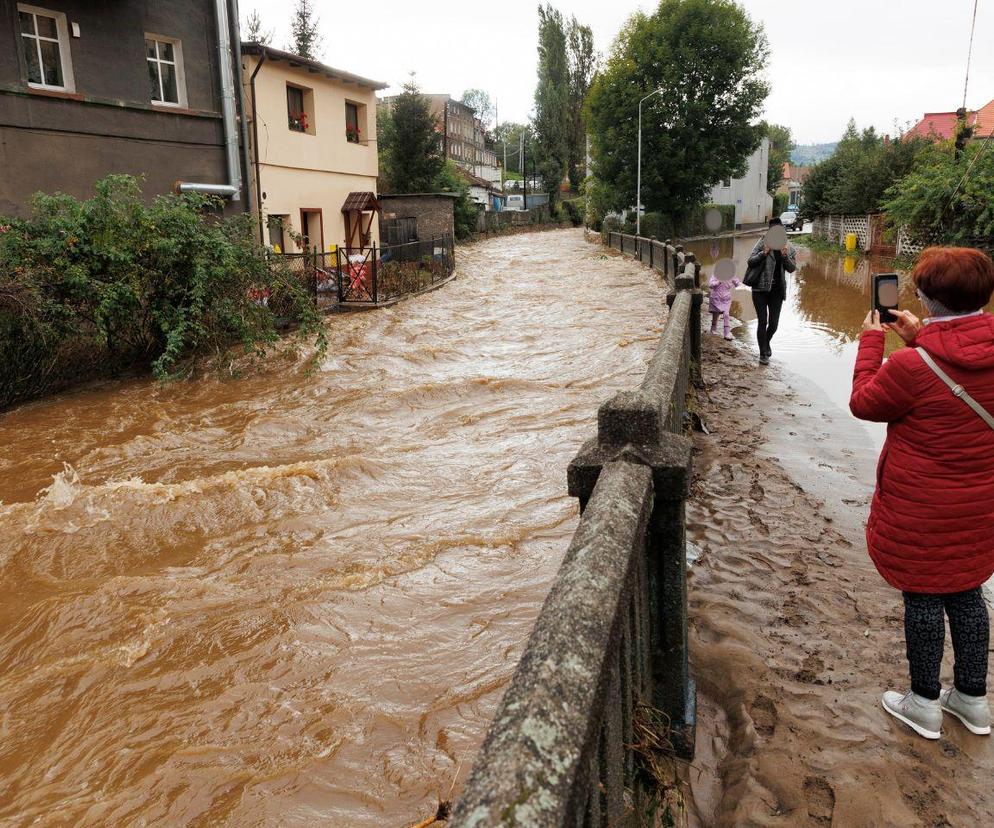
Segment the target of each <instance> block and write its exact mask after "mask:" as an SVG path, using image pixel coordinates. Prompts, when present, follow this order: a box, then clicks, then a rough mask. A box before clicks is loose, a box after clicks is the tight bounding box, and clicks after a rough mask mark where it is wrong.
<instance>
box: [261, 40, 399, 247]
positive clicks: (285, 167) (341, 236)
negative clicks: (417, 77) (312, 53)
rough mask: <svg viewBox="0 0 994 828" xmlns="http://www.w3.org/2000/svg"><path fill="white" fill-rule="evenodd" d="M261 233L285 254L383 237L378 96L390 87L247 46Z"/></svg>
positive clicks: (296, 57)
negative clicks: (378, 184) (378, 186)
mask: <svg viewBox="0 0 994 828" xmlns="http://www.w3.org/2000/svg"><path fill="white" fill-rule="evenodd" d="M242 56H243V57H242V88H243V97H244V99H245V101H246V108H247V110H248V131H249V142H250V147H251V163H252V175H251V185H252V188H253V190H254V192H255V193H257V200H256V203H257V204H258V220H259V237H260V239H261V241H262V242H263V243H264V244H267V245H269V246H271V247H272V248H273V249H274V250H278V251H280V252H283V253H296V252H300V251H302V250H305V249H306V250H312V251H319V252H326V251H331V250H334V249H335V248H336V247H344V248H361V247H368V246H369V245H370V244H372V243H374V242H376V241H377V240H378V239H379V221H378V220H377V214H378V212H379V203H378V201H377V199H376V177H377V175H378V174H379V163H378V155H377V150H376V91H377V90H379V89H385V88H386V87H387V84H385V83H380V82H379V81H374V80H369V79H368V78H364V77H361V76H359V75H355V74H353V73H351V72H346V71H344V70H342V69H335V68H334V67H331V66H328V65H326V64H324V63H320V62H319V61H316V60H309V59H307V58H303V57H300V56H299V55H294V54H292V53H289V52H284V51H282V50H280V49H274V48H273V47H271V46H266V45H263V44H261V43H243V44H242Z"/></svg>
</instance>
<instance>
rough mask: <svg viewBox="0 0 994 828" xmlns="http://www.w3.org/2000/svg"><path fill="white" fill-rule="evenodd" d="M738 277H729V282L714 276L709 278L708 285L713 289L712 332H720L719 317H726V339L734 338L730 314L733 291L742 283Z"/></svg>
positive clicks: (711, 308) (711, 307)
mask: <svg viewBox="0 0 994 828" xmlns="http://www.w3.org/2000/svg"><path fill="white" fill-rule="evenodd" d="M741 284H742V282H741V281H739V280H738V279H729V280H728V281H727V282H723V281H721V279H718V278H716V277H714V276H712V277H711V278H710V279H709V280H708V287H709V288H710V290H711V300H710V302H711V306H710V308H709V310H710V311H711V333H713V334H716V333H718V317H719V316H722V317H724V319H725V339H728V340H731V338H732V322H731V318H730V316H729V308H731V307H732V291H733V290H734V289H735V288H737V287H738V286H739V285H741Z"/></svg>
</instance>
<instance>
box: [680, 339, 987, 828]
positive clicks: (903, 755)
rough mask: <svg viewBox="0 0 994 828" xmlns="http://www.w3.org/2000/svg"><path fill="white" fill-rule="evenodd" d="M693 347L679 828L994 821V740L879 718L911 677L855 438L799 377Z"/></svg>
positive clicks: (741, 351) (728, 350)
mask: <svg viewBox="0 0 994 828" xmlns="http://www.w3.org/2000/svg"><path fill="white" fill-rule="evenodd" d="M705 339H706V342H705V357H704V361H705V378H706V381H707V389H706V390H705V391H704V392H702V393H700V395H699V399H698V406H699V408H700V412H701V414H702V416H703V418H704V420H705V422H706V423H707V425H708V428H709V429H710V431H711V433H710V434H709V435H704V434H700V435H698V436H697V440H696V442H697V453H696V464H697V469H696V480H695V483H694V491H693V499H692V502H691V503H690V504H688V528H689V536H690V539H691V540H692V541H693V542H694V543H695V544H696V545H697V546H699V547H700V551H701V557H700V559H699V560H698V561H697V563H696V564H695V565H694V567H693V568H692V571H691V575H690V616H691V633H690V636H691V642H690V646H691V659H692V663H691V669H692V671H693V674H694V676H695V678H696V680H697V684H698V688H699V693H700V699H699V726H698V737H697V756H696V760H695V763H694V765H693V767H691V768H690V769H688V773H687V779H688V787H689V791H688V793H689V796H688V799H689V800H690V810H691V816H690V819H689V823H690V824H691V825H707V826H711V825H735V826H745V825H776V826H784V825H826V826H827V825H835V826H847V827H848V826H891V825H894V826H898V825H900V826H913V825H925V826H947V825H954V826H961V825H962V826H979V825H992V824H994V796H992V793H991V788H992V785H991V778H992V771H994V743H992V742H991V740H990V739H989V738H984V737H978V736H973V735H971V734H969V733H968V732H967V731H966V730H965V729H964V728H963V727H961V726H960V725H959V723H958V722H955V721H953V720H951V719H950V717H947V719H946V722H945V724H944V733H943V737H942V739H941V740H940V741H938V742H928V741H926V740H924V739H921V738H920V737H917V736H915V735H914V734H912V733H911V732H910V731H909V730H907V729H906V728H904V727H903V726H902V725H900V723H898V722H896V721H895V720H893V719H891V718H890V717H888V716H887V715H886V714H885V713H884V712H883V711H882V709H881V708H880V695H881V693H882V692H883V690H885V689H887V688H895V689H900V690H904V689H906V685H907V683H908V678H907V672H906V662H905V659H904V639H903V628H902V618H903V615H902V606H901V598H900V594H899V593H898V592H896V591H895V590H893V589H891V588H890V587H889V586H888V585H887V584H886V583H885V582H884V581H883V580H882V579H881V578H880V577H879V576H878V575H877V573H876V570H875V569H874V567H873V565H872V563H871V561H870V560H869V558H868V556H867V553H866V549H865V545H864V542H863V535H862V532H863V521H864V520H865V517H866V513H867V510H868V508H869V507H868V502H869V495H870V493H871V485H872V480H873V477H872V461H873V460H874V459H875V458H874V457H871V456H867V454H868V452H867V450H866V448H865V446H864V445H863V443H862V442H861V440H862V439H863V437H862V435H860V434H859V433H858V432H854V431H853V423H852V421H851V418H850V417H849V415H848V412H843V411H840V410H839V409H837V408H835V409H834V410H833V409H832V408H831V407H830V406H822V405H821V402H820V401H816V402H814V403H812V402H811V401H810V400H809V399H808V398H807V396H806V392H807V389H806V388H805V387H803V380H799V379H794V378H791V377H790V376H788V375H786V374H783V373H781V372H780V371H779V370H778V369H777V368H776V367H775V366H774V367H773V368H771V369H762V368H761V367H760V366H758V364H757V363H756V362H755V361H754V360H755V357H753V356H752V355H751V353H748V352H747V351H746V349H745V348H743V347H742V346H741V345H739V344H732V343H726V342H725V341H723V340H720V339H718V338H715V337H707V336H706V337H705ZM798 383H802V386H799V385H798ZM868 469H869V471H867V470H868ZM946 651H947V658H946V663H945V664H944V667H943V681H944V683H946V684H948V683H950V682H951V680H952V678H951V677H952V668H951V661H950V656H951V645H950V644H949V642H948V640H947V645H946Z"/></svg>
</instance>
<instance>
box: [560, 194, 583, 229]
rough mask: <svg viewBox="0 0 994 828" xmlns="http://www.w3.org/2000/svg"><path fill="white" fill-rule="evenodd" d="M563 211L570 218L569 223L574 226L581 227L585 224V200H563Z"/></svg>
mask: <svg viewBox="0 0 994 828" xmlns="http://www.w3.org/2000/svg"><path fill="white" fill-rule="evenodd" d="M562 207H563V212H564V214H565V216H564V217H565V218H566V219H568V220H569V223H570V224H572V225H573V226H574V227H579V226H580V225H581V224H583V202H582V200H580V199H570V200H568V201H564V202H562Z"/></svg>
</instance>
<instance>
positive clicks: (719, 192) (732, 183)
mask: <svg viewBox="0 0 994 828" xmlns="http://www.w3.org/2000/svg"><path fill="white" fill-rule="evenodd" d="M769 163H770V139H769V138H763V140H762V142H761V143H760V145H759V146H758V147H757V148H756V151H755V152H754V153H753V154H752V155H750V156H749V161H748V167H747V168H746V173H745V175H744V176H743V177H742V178H726V179H725V180H724V181H720V182H718V183H717V184H715V186H714V187H712V189H711V202H712V203H713V204H723V205H732V206H734V207H735V227H736V228H737V229H741V228H746V229H748V228H750V227H759V226H760V225H763V224H766V222H768V221H769V220H770V216H771V215H772V213H773V196H771V195H770V194H769V193H768V192H767V191H766V181H767V177H768V175H769Z"/></svg>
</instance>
